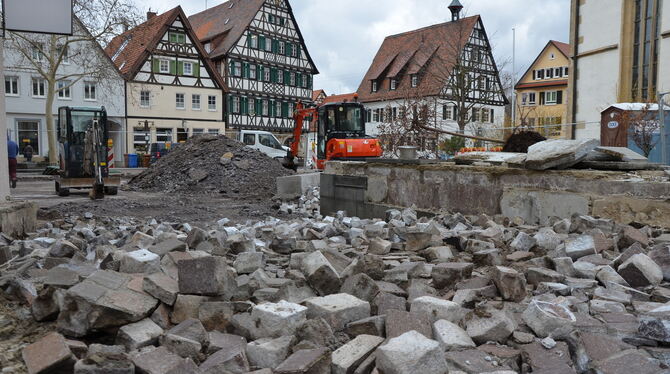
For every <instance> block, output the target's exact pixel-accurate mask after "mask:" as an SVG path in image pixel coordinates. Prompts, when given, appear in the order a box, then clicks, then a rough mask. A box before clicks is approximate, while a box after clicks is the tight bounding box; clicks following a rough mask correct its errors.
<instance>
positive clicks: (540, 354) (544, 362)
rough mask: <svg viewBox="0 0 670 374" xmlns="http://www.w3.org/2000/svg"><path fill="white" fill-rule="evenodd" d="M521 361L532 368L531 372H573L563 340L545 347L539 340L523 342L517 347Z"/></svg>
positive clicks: (568, 351) (566, 346)
mask: <svg viewBox="0 0 670 374" xmlns="http://www.w3.org/2000/svg"><path fill="white" fill-rule="evenodd" d="M519 349H520V350H521V352H522V357H523V361H524V362H526V363H527V364H528V365H529V366H530V367H531V368H532V370H533V373H535V372H540V373H547V374H549V373H555V374H559V373H566V374H567V373H574V372H575V371H574V369H573V368H572V367H571V365H572V360H571V356H570V350H569V349H568V345H567V344H566V343H565V342H560V341H559V342H556V346H555V347H554V348H552V349H547V348H545V347H543V346H542V344H541V343H540V342H533V343H530V344H524V345H521V346H520V347H519Z"/></svg>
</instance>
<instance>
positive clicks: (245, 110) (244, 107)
mask: <svg viewBox="0 0 670 374" xmlns="http://www.w3.org/2000/svg"><path fill="white" fill-rule="evenodd" d="M247 100H248V99H247V98H246V97H243V98H242V99H241V100H240V106H241V107H242V108H241V109H242V114H245V115H246V114H249V107H248V105H249V102H248V101H247Z"/></svg>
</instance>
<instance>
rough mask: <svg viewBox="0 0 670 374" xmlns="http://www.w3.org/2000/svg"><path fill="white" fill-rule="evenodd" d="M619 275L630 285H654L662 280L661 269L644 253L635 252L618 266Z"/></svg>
mask: <svg viewBox="0 0 670 374" xmlns="http://www.w3.org/2000/svg"><path fill="white" fill-rule="evenodd" d="M618 271H619V275H621V277H622V278H623V279H625V280H626V282H628V284H630V285H631V286H632V287H646V286H649V285H652V286H656V285H658V284H660V283H661V282H662V281H663V270H661V267H660V266H658V264H656V263H655V262H654V261H653V260H652V259H650V258H649V257H648V256H646V255H644V254H637V255H634V256H632V257H631V258H629V259H628V260H626V262H624V263H623V264H621V266H619V269H618Z"/></svg>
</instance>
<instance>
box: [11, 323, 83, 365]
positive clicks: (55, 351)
mask: <svg viewBox="0 0 670 374" xmlns="http://www.w3.org/2000/svg"><path fill="white" fill-rule="evenodd" d="M21 356H22V358H23V362H24V363H25V364H26V368H27V369H28V373H29V374H48V373H59V372H60V373H67V372H71V371H72V370H73V366H74V364H75V359H74V355H73V354H72V351H70V348H69V347H68V345H67V343H66V341H65V338H64V337H63V335H61V334H58V333H55V332H52V333H49V334H47V335H46V336H44V337H43V338H41V339H39V340H38V341H36V342H35V343H33V344H30V345H28V346H27V347H25V348H24V349H23V351H22V352H21Z"/></svg>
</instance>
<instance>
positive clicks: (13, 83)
mask: <svg viewBox="0 0 670 374" xmlns="http://www.w3.org/2000/svg"><path fill="white" fill-rule="evenodd" d="M7 82H9V91H10V92H7ZM19 82H20V81H19V77H17V76H15V75H13V76H12V75H5V96H20V95H21V85H20V84H19ZM14 89H16V92H14Z"/></svg>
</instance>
